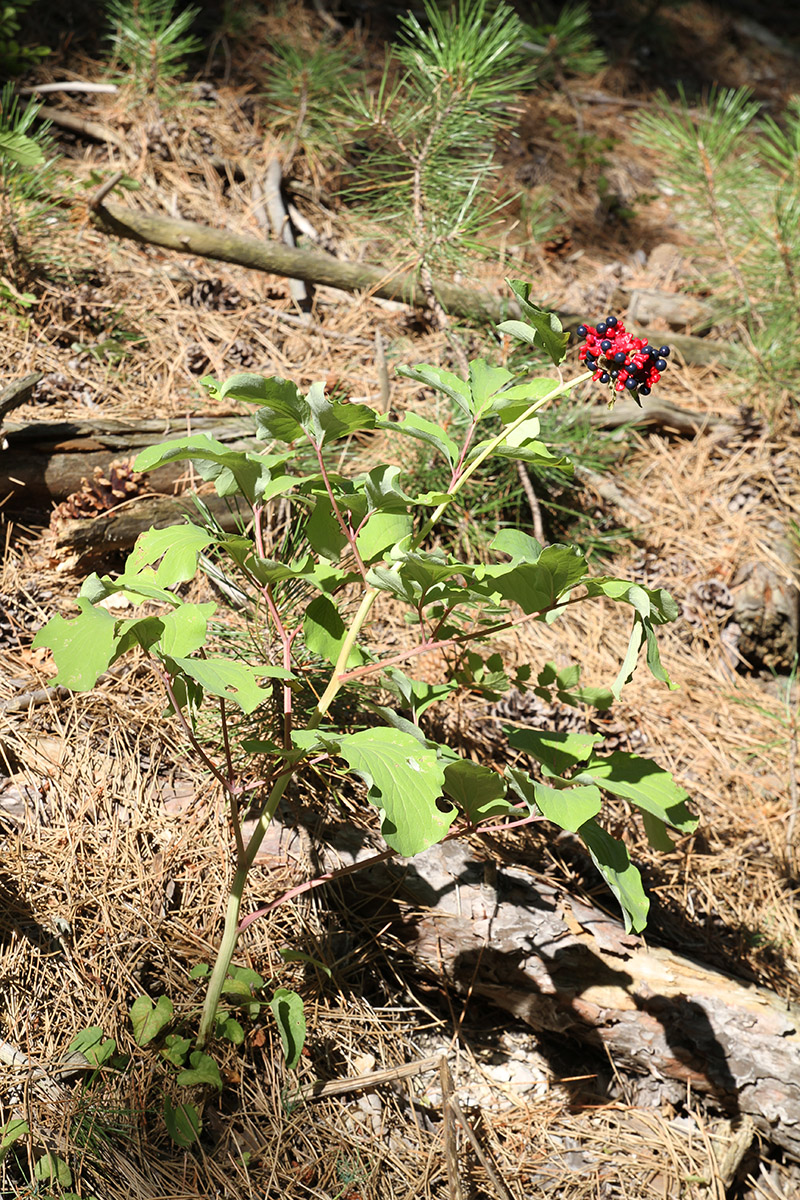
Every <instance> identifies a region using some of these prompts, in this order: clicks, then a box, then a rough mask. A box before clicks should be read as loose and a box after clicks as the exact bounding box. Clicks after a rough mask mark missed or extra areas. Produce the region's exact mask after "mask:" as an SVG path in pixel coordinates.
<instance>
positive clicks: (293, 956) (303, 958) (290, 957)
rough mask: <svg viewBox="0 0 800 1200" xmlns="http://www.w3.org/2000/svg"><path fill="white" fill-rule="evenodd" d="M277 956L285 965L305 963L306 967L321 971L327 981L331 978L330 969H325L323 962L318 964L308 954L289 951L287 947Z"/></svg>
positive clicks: (318, 961) (315, 959)
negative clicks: (326, 977)
mask: <svg viewBox="0 0 800 1200" xmlns="http://www.w3.org/2000/svg"><path fill="white" fill-rule="evenodd" d="M278 954H280V956H281V958H282V960H283V961H284V962H285V963H292V962H299V963H306V964H307V966H309V967H314V968H315V969H316V970H317V971H321V972H322V973H323V975H327V976H328V978H329V979H331V978H332V977H333V972H332V971H331V969H330V967H326V966H325V963H324V962H320V960H319V959H318V958H314V957H312V955H310V954H305V953H304V952H303V951H302V950H289V949H288V948H287V947H283V948H282V949H281V950H279V951H278Z"/></svg>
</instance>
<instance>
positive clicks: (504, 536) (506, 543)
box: [490, 529, 542, 564]
mask: <svg viewBox="0 0 800 1200" xmlns="http://www.w3.org/2000/svg"><path fill="white" fill-rule="evenodd" d="M490 549H492V550H494V551H495V552H496V553H497V554H507V555H508V556H509V558H510V559H511V560H512V562H513V563H515V564H516V563H522V562H524V563H535V562H538V561H539V555H540V554H541V553H542V545H541V543H540V542H537V540H536V538H533V537H530V535H529V534H527V533H523V532H522V530H520V529H501V530H500V532H499V533H498V534H497V535H496V536H495V537H494V538H493V539H492V541H491V544H490Z"/></svg>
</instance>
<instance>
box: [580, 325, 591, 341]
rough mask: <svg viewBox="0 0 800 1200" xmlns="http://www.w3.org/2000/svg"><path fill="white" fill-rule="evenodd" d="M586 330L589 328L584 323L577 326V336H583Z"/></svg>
mask: <svg viewBox="0 0 800 1200" xmlns="http://www.w3.org/2000/svg"><path fill="white" fill-rule="evenodd" d="M588 332H589V330H588V329H587V328H586V326H585V325H579V326H578V329H577V333H578V337H579V338H585V337H586V335H587V333H588Z"/></svg>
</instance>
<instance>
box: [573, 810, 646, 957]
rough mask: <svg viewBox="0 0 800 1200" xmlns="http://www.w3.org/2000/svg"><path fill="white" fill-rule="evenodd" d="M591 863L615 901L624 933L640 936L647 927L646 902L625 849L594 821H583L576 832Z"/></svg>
mask: <svg viewBox="0 0 800 1200" xmlns="http://www.w3.org/2000/svg"><path fill="white" fill-rule="evenodd" d="M578 835H579V837H580V838H581V839H582V841H583V842H584V843H585V845H586V848H587V850H588V851H589V853H590V855H591V856H592V861H593V862H594V865H595V866H596V867H597V869H598V871H599V872H600V874H601V875H602V876H603V878H604V879H605V881H606V883H607V884H608V886H609V887H610V888H611V891H612V892H613V893H614V895H615V896H616V898H617V900H618V901H619V904H620V907H621V909H622V918H623V920H624V922H625V930H626V932H628V933H629V932H630V930H631V929H634V930H635V931H636V932H637V933H641V932H642V930H643V929H644V927H645V925H646V924H647V913H648V910H649V908H650V901H649V900H648V899H647V896H646V895H645V893H644V888H643V887H642V877H641V875H640V874H639V871H638V869H637V868H636V867H635V866H634V865H633V863H632V862H631V860H630V858H629V856H628V851H627V848H626V847H625V845H624V844H623V843H622V842H620V841H618V840H617V838H615V837H612V836H611V834H610V833H607V832H606V830H605V829H602V828H601V827H600V826H599V825H598V824H597V822H596V821H587V822H586V824H585V825H582V826H581V827H580V829H579V830H578Z"/></svg>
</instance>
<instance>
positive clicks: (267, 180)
mask: <svg viewBox="0 0 800 1200" xmlns="http://www.w3.org/2000/svg"><path fill="white" fill-rule="evenodd" d="M282 182H283V171H282V170H281V164H280V162H279V161H278V159H277V158H273V159H272V160H271V161H270V162H269V163H268V164H267V169H266V171H265V172H264V187H263V193H262V194H263V198H264V207H265V208H266V211H267V216H268V217H269V223H270V225H271V226H272V232H273V235H274V236H275V237H276V238H278V240H279V241H281V242H283V244H284V246H289V247H290V249H292V250H294V249H295V240H294V230H293V229H292V222H291V221H290V219H289V214H288V213H287V211H286V206H285V204H284V203H283V196H282V194H281V184H282ZM289 291H290V292H291V294H292V299H293V300H294V302H295V304H296V305H297V307H298V308H300V309H308V308H309V307H310V305H311V298H310V295H309V291H308V288H307V287H306V285H305V283H304V282H303V281H302V280H301V279H292V278H291V277H289Z"/></svg>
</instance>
